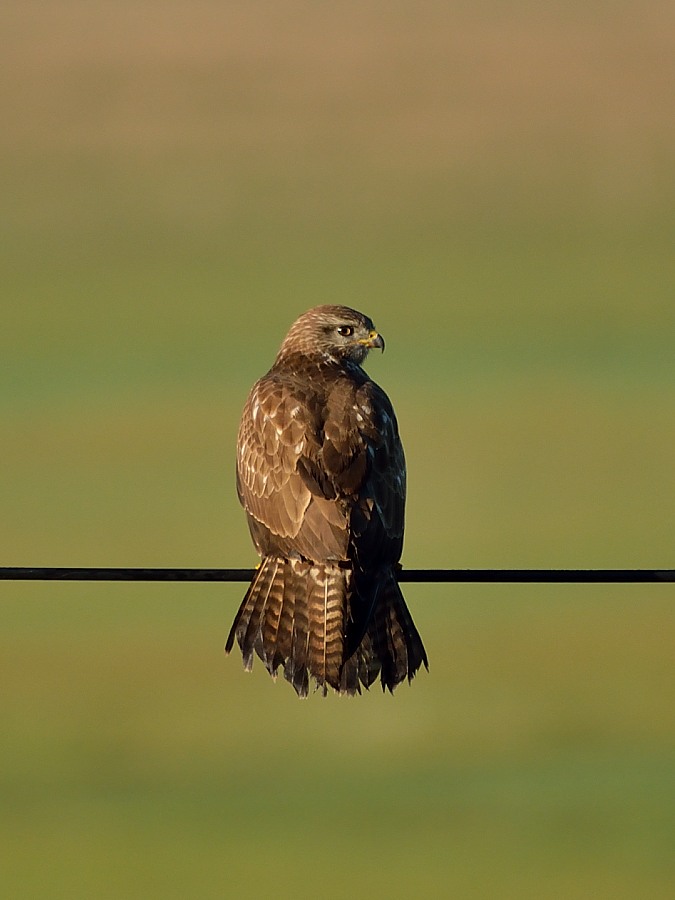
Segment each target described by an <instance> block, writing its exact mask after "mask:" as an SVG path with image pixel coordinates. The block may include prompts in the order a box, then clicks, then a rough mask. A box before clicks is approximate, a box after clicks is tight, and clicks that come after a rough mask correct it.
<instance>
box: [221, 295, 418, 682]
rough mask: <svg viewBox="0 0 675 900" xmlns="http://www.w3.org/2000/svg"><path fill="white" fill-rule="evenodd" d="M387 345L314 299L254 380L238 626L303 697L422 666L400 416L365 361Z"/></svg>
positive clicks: (241, 489)
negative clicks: (404, 556)
mask: <svg viewBox="0 0 675 900" xmlns="http://www.w3.org/2000/svg"><path fill="white" fill-rule="evenodd" d="M373 348H377V349H379V350H384V340H383V338H382V336H381V335H380V334H379V333H378V332H377V331H376V330H375V326H374V325H373V323H372V321H371V320H370V319H369V318H368V316H365V315H363V313H360V312H357V311H356V310H354V309H350V308H349V307H346V306H317V307H315V308H314V309H310V310H309V311H308V312H306V313H304V314H303V315H302V316H300V318H299V319H297V321H296V322H294V323H293V325H292V326H291V329H290V331H289V332H288V334H287V335H286V338H285V340H284V341H283V343H282V345H281V349H280V350H279V353H278V355H277V358H276V360H275V361H274V365H273V366H272V368H271V369H270V370H269V372H268V373H267V374H266V375H264V376H263V377H262V378H261V379H260V380H259V381H258V382H256V384H254V386H253V388H252V389H251V392H250V394H249V396H248V400H247V401H246V405H245V407H244V411H243V414H242V418H241V423H240V426H239V436H238V440H237V493H238V495H239V499H240V501H241V504H242V506H243V507H244V509H245V510H246V515H247V517H248V524H249V529H250V532H251V536H252V538H253V542H254V544H255V546H256V549H257V550H258V553H259V554H260V556H261V557H262V561H261V563H260V565H259V566H258V568H257V569H256V573H255V575H254V578H253V580H252V582H251V584H250V586H249V588H248V591H247V593H246V596H245V597H244V600H243V602H242V604H241V607H240V608H239V611H238V613H237V615H236V618H235V620H234V624H233V625H232V629H231V631H230V634H229V637H228V639H227V644H226V646H225V650H226V652H227V653H229V652H230V650H231V649H232V647H233V645H234V641H235V638H236V640H237V642H238V643H239V646H240V648H241V651H242V656H243V661H244V666H245V668H246V669H247V670H250V669H251V668H252V666H253V656H254V653H256V654H257V655H258V656H259V657H260V659H261V660H262V661H263V663H264V664H265V666H266V667H267V669H268V671H269V672H270V674H272V675H273V676H276V674H277V672H278V670H279V669H280V668H281V669H283V673H284V677H285V678H286V679H287V680H288V681H289V682H290V683H291V684H292V685H293V687H294V688H295V690H296V691H297V693H298V695H299V696H301V697H305V696H307V693H308V690H309V683H310V679H313V680H314V681H315V682H316V684H317V685H318V686H320V687H321V688H322V689H323V693H324V695H325V694H326V693H327V689H328V687H331V688H333V689H334V690H336V691H338V692H339V693H346V694H356V693H361V687H362V686H363V687H365V688H368V687H370V685H371V684H372V683H373V682H374V681H375V680H376V679H377V677H378V675H379V677H380V680H381V683H382V688H383V690H384V689H385V688H388V689H389V690H390V691H393V690H394V688H395V687H396V686H397V685H398V684H399V683H400V682H401V681H403V680H404V679H406V678H407V679H408V681H410V680H412V678H413V676H414V675H415V673H416V672H417V670H418V669H419V668H420V666H421V665H422V663H424V665H425V666H426V667H427V669H428V662H427V656H426V653H425V650H424V646H423V644H422V640H421V638H420V636H419V634H418V632H417V629H416V628H415V625H414V623H413V620H412V618H411V616H410V613H409V612H408V608H407V606H406V604H405V601H404V599H403V595H402V593H401V590H400V588H399V585H398V582H397V578H396V571H397V565H398V561H399V559H400V556H401V550H402V547H403V524H404V509H405V495H406V468H405V457H404V455H403V447H402V446H401V440H400V438H399V434H398V425H397V423H396V416H395V415H394V410H393V408H392V405H391V403H390V401H389V398H388V397H387V395H386V394H385V392H384V391H383V390H382V388H380V387H379V386H378V385H377V384H375V382H374V381H372V380H371V379H370V378H369V377H368V375H367V374H366V372H365V371H364V370H363V368H362V367H361V364H362V363H363V362H364V360H365V359H366V356H367V355H368V351H369V350H371V349H373Z"/></svg>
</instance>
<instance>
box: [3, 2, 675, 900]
mask: <svg viewBox="0 0 675 900" xmlns="http://www.w3.org/2000/svg"><path fill="white" fill-rule="evenodd" d="M0 28H1V31H2V34H3V44H4V48H3V54H2V57H3V63H2V65H3V70H4V71H3V78H2V79H1V80H0V104H1V113H2V123H3V124H2V129H1V131H0V157H1V163H2V164H1V166H0V179H1V181H2V192H3V200H4V202H3V216H2V220H1V221H0V229H1V240H0V257H1V268H2V273H3V276H2V282H3V289H2V297H3V299H2V325H1V327H0V360H1V367H2V378H1V379H0V391H1V394H0V410H1V418H0V447H1V459H2V466H1V468H0V501H1V504H2V516H1V517H0V548H1V550H0V564H2V565H41V566H49V565H54V566H56V565H63V566H69V565H73V566H97V565H102V566H134V565H139V566H206V567H212V566H247V565H252V564H253V563H254V561H255V557H254V554H253V551H252V548H251V545H250V541H249V537H248V533H247V528H246V525H245V521H244V517H243V514H242V512H241V510H240V509H239V506H238V503H237V500H236V496H235V492H234V485H233V466H234V463H233V456H234V451H233V446H234V440H235V434H236V428H237V422H238V416H239V412H240V409H241V407H242V405H243V402H244V399H245V396H246V392H247V390H248V388H249V386H250V385H251V383H252V382H253V381H254V380H255V378H257V377H258V376H259V375H261V374H262V373H263V372H264V371H265V370H266V368H267V367H268V366H269V365H270V364H271V361H272V359H273V357H274V354H275V351H276V348H277V346H278V344H279V342H280V340H281V338H282V336H283V334H284V333H285V330H286V328H287V327H288V325H289V324H290V322H291V321H292V320H293V319H294V318H295V316H296V315H297V314H299V313H300V312H302V311H303V310H304V309H306V308H308V307H309V306H312V305H314V304H317V303H323V302H331V303H333V302H338V303H347V304H349V305H353V306H356V307H357V308H359V309H362V310H363V311H365V312H366V313H368V314H369V315H370V316H371V317H372V318H373V319H374V320H375V322H376V324H377V326H378V328H380V329H381V331H382V333H383V334H384V335H385V337H386V339H387V348H388V349H387V353H386V355H385V356H384V357H383V358H381V357H380V356H379V355H378V356H377V357H375V358H372V359H371V360H370V362H369V369H370V372H371V373H372V375H373V377H374V378H375V379H376V380H377V381H379V382H380V383H381V384H382V385H383V386H384V387H385V389H386V390H387V392H388V393H389V394H390V396H391V398H392V400H393V402H394V405H395V407H396V410H397V413H398V416H399V420H400V425H401V431H402V435H403V439H404V443H405V446H406V451H407V456H408V463H409V473H410V476H409V477H410V498H409V507H408V509H409V513H408V526H407V535H406V548H405V554H404V560H403V561H404V564H406V565H408V566H410V567H491V566H504V567H527V566H531V567H548V566H551V567H558V566H566V567H577V566H589V567H624V566H625V567H632V566H661V567H672V566H673V565H675V552H674V549H673V532H674V529H673V511H674V509H675V475H674V467H673V446H674V444H675V415H674V408H675V366H674V364H673V345H674V342H675V291H674V289H673V286H674V285H675V251H674V247H675V215H674V209H675V205H674V201H675V116H673V109H674V108H675V107H674V102H675V94H674V93H673V84H675V10H674V8H673V6H672V4H666V3H655V2H647V3H637V2H636V0H626V2H615V3H611V2H595V3H584V4H582V3H576V2H565V3H563V2H556V3H553V4H546V5H537V4H532V3H528V2H525V0H514V2H512V3H509V4H506V3H498V2H487V0H486V2H481V0H478V2H474V3H471V4H469V3H461V2H460V3H456V4H454V3H453V4H448V3H444V2H440V0H439V2H419V3H415V4H412V3H401V2H388V3H382V2H379V3H378V2H365V3H364V2H353V0H352V2H344V3H338V4H327V3H318V2H301V0H281V2H263V0H249V2H246V3H243V2H234V3H228V2H225V3H216V2H211V0H196V2H193V3H190V4H185V3H176V2H173V0H164V2H161V3H160V2H150V0H140V2H133V3H132V2H129V0H118V2H116V3H114V4H113V3H109V4H92V3H85V2H82V0H61V2H59V3H55V2H50V0H47V2H43V3H39V4H38V3H32V2H22V3H19V2H17V0H10V2H8V3H5V4H4V5H3V7H2V10H1V11H0ZM243 590H244V586H243V585H237V584H234V585H154V584H147V585H142V584H139V585H123V584H112V585H110V584H100V585H95V584H62V585H57V584H28V583H26V584H12V583H4V584H2V585H0V722H1V723H2V724H1V726H0V734H1V735H2V736H1V738H0V787H1V792H2V797H1V798H0V846H1V847H2V851H0V852H2V853H3V854H4V856H5V859H4V862H3V864H2V885H3V888H2V892H3V896H5V897H49V898H79V897H82V898H84V897H87V898H89V897H97V898H120V897H133V898H136V897H138V898H145V897H148V896H162V897H166V898H173V897H176V898H178V897H180V898H183V897H186V896H194V897H214V898H215V897H228V896H239V895H244V894H245V895H247V896H251V897H257V896H266V895H271V894H275V895H276V896H280V897H290V896H293V897H297V898H314V897H328V898H332V897H336V898H337V897H342V896H345V895H347V894H350V893H359V894H363V895H368V896H371V897H377V898H379V897H404V896H405V897H407V896H422V895H426V896H431V897H450V896H453V897H462V898H483V897H500V898H502V897H513V898H560V897H564V898H590V897H593V898H597V897H603V898H604V897H607V898H631V900H632V898H635V897H637V896H641V897H650V898H660V897H664V898H665V897H671V896H672V891H673V887H674V884H675V864H674V862H673V859H674V857H673V853H672V848H673V846H675V679H673V655H674V650H675V603H674V602H673V601H674V600H675V596H674V590H673V588H672V587H670V586H667V585H662V586H658V585H656V586H617V587H612V588H609V587H606V586H595V587H590V586H537V585H530V586H519V585H515V586H499V585H483V586H480V585H474V586H467V585H450V586H441V585H427V586H425V585H409V586H407V587H406V590H405V593H406V597H407V599H408V602H409V605H410V607H411V609H412V611H413V614H414V617H415V620H416V622H417V624H418V626H419V629H420V631H421V632H422V635H423V636H424V639H425V642H426V645H427V649H428V652H429V657H430V661H431V672H430V674H429V675H427V674H426V673H424V674H421V675H420V676H419V677H418V678H417V679H416V680H415V682H414V684H413V685H412V687H410V688H408V687H407V686H404V687H401V688H400V689H399V691H398V692H397V694H396V696H395V697H394V698H391V697H389V696H383V695H382V694H381V692H380V691H379V690H372V691H371V692H370V693H369V694H368V695H366V696H363V697H361V698H358V699H355V700H348V699H345V698H338V697H329V698H327V699H326V700H323V699H322V698H321V697H320V696H313V697H311V698H310V699H309V700H308V701H307V702H300V701H298V700H297V699H296V697H295V695H294V693H293V691H292V690H291V689H290V688H289V687H288V685H286V684H285V683H284V682H283V681H281V682H279V683H277V684H276V685H275V684H273V683H272V681H271V680H270V679H269V677H268V676H267V675H266V673H265V672H264V671H263V670H262V667H261V666H260V665H258V666H256V668H255V670H254V672H253V674H251V675H249V674H246V673H244V672H243V671H242V667H241V663H240V660H239V659H238V658H236V657H234V656H233V657H232V658H229V659H225V658H224V657H223V655H222V646H223V643H224V639H225V636H226V634H227V631H228V629H229V627H230V623H231V619H232V617H233V615H234V613H235V610H236V608H237V606H238V604H239V602H240V599H241V596H242V594H243Z"/></svg>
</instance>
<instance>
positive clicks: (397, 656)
mask: <svg viewBox="0 0 675 900" xmlns="http://www.w3.org/2000/svg"><path fill="white" fill-rule="evenodd" d="M368 642H369V643H370V647H371V650H370V658H369V659H367V660H365V663H366V664H367V667H368V668H367V671H368V672H369V677H371V678H372V680H373V681H374V680H375V678H376V677H377V674H378V670H379V675H380V681H381V683H382V690H388V691H390V692H392V693H393V691H394V688H395V687H396V686H397V685H399V684H400V683H401V682H402V681H404V680H405V679H406V678H407V679H408V681H409V682H410V681H412V680H413V678H414V677H415V673H416V672H417V670H418V669H419V668H420V666H422V665H424V667H425V668H426V669H427V670H428V669H429V662H428V660H427V654H426V651H425V649H424V644H423V643H422V639H421V637H420V635H419V632H418V631H417V628H416V627H415V623H414V622H413V620H412V616H411V615H410V612H409V611H408V607H407V606H406V602H405V600H404V599H403V594H402V593H401V588H400V587H399V585H398V581H397V580H396V575H395V574H394V572H393V570H389V571H386V572H384V573H382V575H381V578H380V581H379V593H378V597H377V601H376V604H375V610H374V613H373V616H372V619H371V621H370V624H369V626H368V631H367V633H366V636H365V638H364V640H363V642H362V644H361V646H360V647H359V651H361V652H362V653H364V654H365V653H366V652H367V647H368ZM359 651H357V653H358V652H359ZM373 672H374V673H375V674H374V675H373V674H372V673H373ZM371 683H372V682H371Z"/></svg>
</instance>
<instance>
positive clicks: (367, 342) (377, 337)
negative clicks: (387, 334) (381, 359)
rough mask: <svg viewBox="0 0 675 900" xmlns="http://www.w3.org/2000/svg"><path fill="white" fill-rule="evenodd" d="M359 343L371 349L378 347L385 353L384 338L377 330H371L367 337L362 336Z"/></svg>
mask: <svg viewBox="0 0 675 900" xmlns="http://www.w3.org/2000/svg"><path fill="white" fill-rule="evenodd" d="M357 343H359V344H363V346H364V347H367V348H368V349H369V350H374V349H375V348H377V349H378V350H381V351H382V352H383V353H384V338H383V337H382V335H381V334H380V333H379V332H377V331H371V332H370V334H369V335H368V337H367V338H361V339H360V340H359V341H358V342H357Z"/></svg>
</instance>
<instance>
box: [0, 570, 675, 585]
mask: <svg viewBox="0 0 675 900" xmlns="http://www.w3.org/2000/svg"><path fill="white" fill-rule="evenodd" d="M254 572H255V569H124V568H79V569H69V568H59V567H45V566H43V567H28V566H26V567H24V566H5V567H0V581H240V582H248V581H250V580H251V578H252V577H253V573H254ZM398 580H399V581H402V582H404V581H407V582H418V583H449V582H453V583H492V584H514V583H519V584H527V583H529V584H648V583H658V582H666V581H675V569H401V570H400V571H399V573H398Z"/></svg>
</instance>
